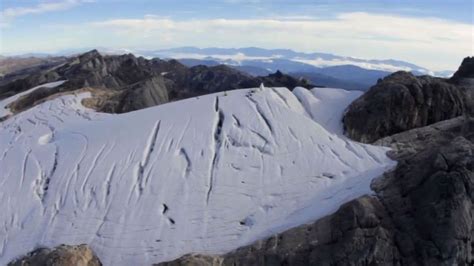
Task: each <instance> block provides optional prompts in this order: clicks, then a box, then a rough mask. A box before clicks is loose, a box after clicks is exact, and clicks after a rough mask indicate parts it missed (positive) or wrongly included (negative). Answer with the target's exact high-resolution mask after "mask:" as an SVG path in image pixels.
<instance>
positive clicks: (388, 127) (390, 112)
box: [343, 71, 474, 143]
mask: <svg viewBox="0 0 474 266" xmlns="http://www.w3.org/2000/svg"><path fill="white" fill-rule="evenodd" d="M473 90H474V88H469V87H462V86H458V85H456V84H454V83H451V82H450V81H449V80H446V79H441V78H434V77H430V76H420V77H416V76H414V75H412V74H411V73H408V72H402V71H400V72H396V73H394V74H392V75H390V76H388V77H386V78H384V79H383V80H380V81H379V82H378V83H377V84H376V85H375V86H373V87H372V88H371V89H370V90H369V91H368V92H366V93H365V94H363V95H362V96H361V97H360V98H359V99H357V100H355V101H354V102H353V103H352V104H351V105H350V106H349V107H348V109H347V112H346V114H345V115H344V118H343V123H344V128H345V133H346V134H347V135H348V136H349V137H350V138H352V139H354V140H357V141H361V142H366V143H371V142H374V141H376V140H377V139H380V138H383V137H386V136H390V135H393V134H396V133H400V132H403V131H406V130H409V129H413V128H417V127H423V126H426V125H430V124H433V123H436V122H439V121H443V120H447V119H451V118H454V117H457V116H460V115H470V114H472V113H473V110H474V98H473V95H474V94H473Z"/></svg>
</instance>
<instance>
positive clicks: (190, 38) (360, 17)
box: [90, 12, 474, 70]
mask: <svg viewBox="0 0 474 266" xmlns="http://www.w3.org/2000/svg"><path fill="white" fill-rule="evenodd" d="M90 26H92V27H93V28H96V29H101V30H104V29H106V30H107V31H112V32H114V33H115V34H118V35H119V36H120V37H123V38H126V39H127V42H128V45H131V46H143V45H145V46H146V45H148V46H149V45H154V46H155V47H151V48H157V47H156V46H168V47H170V46H182V45H196V46H202V47H206V46H221V47H239V46H249V45H251V46H262V47H269V48H274V47H282V48H292V49H294V50H302V51H326V52H333V53H339V54H346V55H347V54H348V55H351V56H358V57H365V58H396V59H402V60H407V61H414V62H415V63H419V64H421V65H424V66H428V67H431V68H432V69H435V70H437V69H446V68H448V69H453V68H455V67H456V66H457V64H459V60H460V59H461V58H462V57H464V56H467V55H471V54H473V50H474V49H473V45H474V44H473V40H472V31H473V25H470V24H463V23H459V22H453V21H447V20H441V19H436V18H412V17H401V16H395V15H383V14H369V13H362V12H357V13H343V14H340V15H338V16H337V17H336V18H334V19H317V18H315V19H313V20H311V19H309V18H307V17H305V18H297V17H295V18H285V19H280V18H277V19H272V18H262V19H197V20H175V19H170V18H160V17H155V16H146V17H144V18H138V19H112V20H105V21H99V22H93V23H91V24H90ZM142 48H143V47H142Z"/></svg>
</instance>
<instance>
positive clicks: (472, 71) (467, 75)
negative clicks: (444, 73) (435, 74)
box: [451, 57, 474, 86]
mask: <svg viewBox="0 0 474 266" xmlns="http://www.w3.org/2000/svg"><path fill="white" fill-rule="evenodd" d="M451 81H452V82H454V83H457V84H459V85H462V86H474V57H466V58H464V60H463V61H462V64H461V66H460V67H459V69H458V71H456V73H454V75H453V77H452V78H451Z"/></svg>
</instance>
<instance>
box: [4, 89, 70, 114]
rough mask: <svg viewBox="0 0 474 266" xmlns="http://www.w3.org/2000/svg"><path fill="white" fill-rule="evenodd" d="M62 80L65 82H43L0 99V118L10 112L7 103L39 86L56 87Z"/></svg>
mask: <svg viewBox="0 0 474 266" xmlns="http://www.w3.org/2000/svg"><path fill="white" fill-rule="evenodd" d="M64 82H66V81H65V80H61V81H55V82H50V83H45V84H42V85H39V86H36V87H33V88H31V89H29V90H27V91H24V92H21V93H17V94H15V95H13V96H11V97H9V98H7V99H4V100H2V101H0V118H2V117H4V116H8V115H11V114H12V112H11V111H10V108H8V105H9V104H11V103H12V102H14V101H16V100H18V99H20V98H21V97H22V96H24V95H27V94H30V93H32V92H33V91H35V90H37V89H39V88H54V87H57V86H59V85H61V84H63V83H64Z"/></svg>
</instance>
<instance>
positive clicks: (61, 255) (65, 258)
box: [8, 245, 102, 266]
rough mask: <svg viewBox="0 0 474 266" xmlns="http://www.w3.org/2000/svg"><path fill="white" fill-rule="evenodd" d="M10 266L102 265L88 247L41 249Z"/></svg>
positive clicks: (64, 246)
mask: <svg viewBox="0 0 474 266" xmlns="http://www.w3.org/2000/svg"><path fill="white" fill-rule="evenodd" d="M8 265H9V266H29V265H31V266H71V265H75V266H101V265H102V263H101V262H100V260H99V259H98V258H97V256H96V255H95V254H94V252H92V250H91V249H90V248H89V247H88V246H86V245H79V246H66V245H62V246H58V247H56V248H54V249H48V248H40V249H37V250H35V251H33V252H31V253H29V254H27V255H26V256H24V257H22V258H20V259H17V260H15V261H12V262H10V263H9V264H8Z"/></svg>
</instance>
